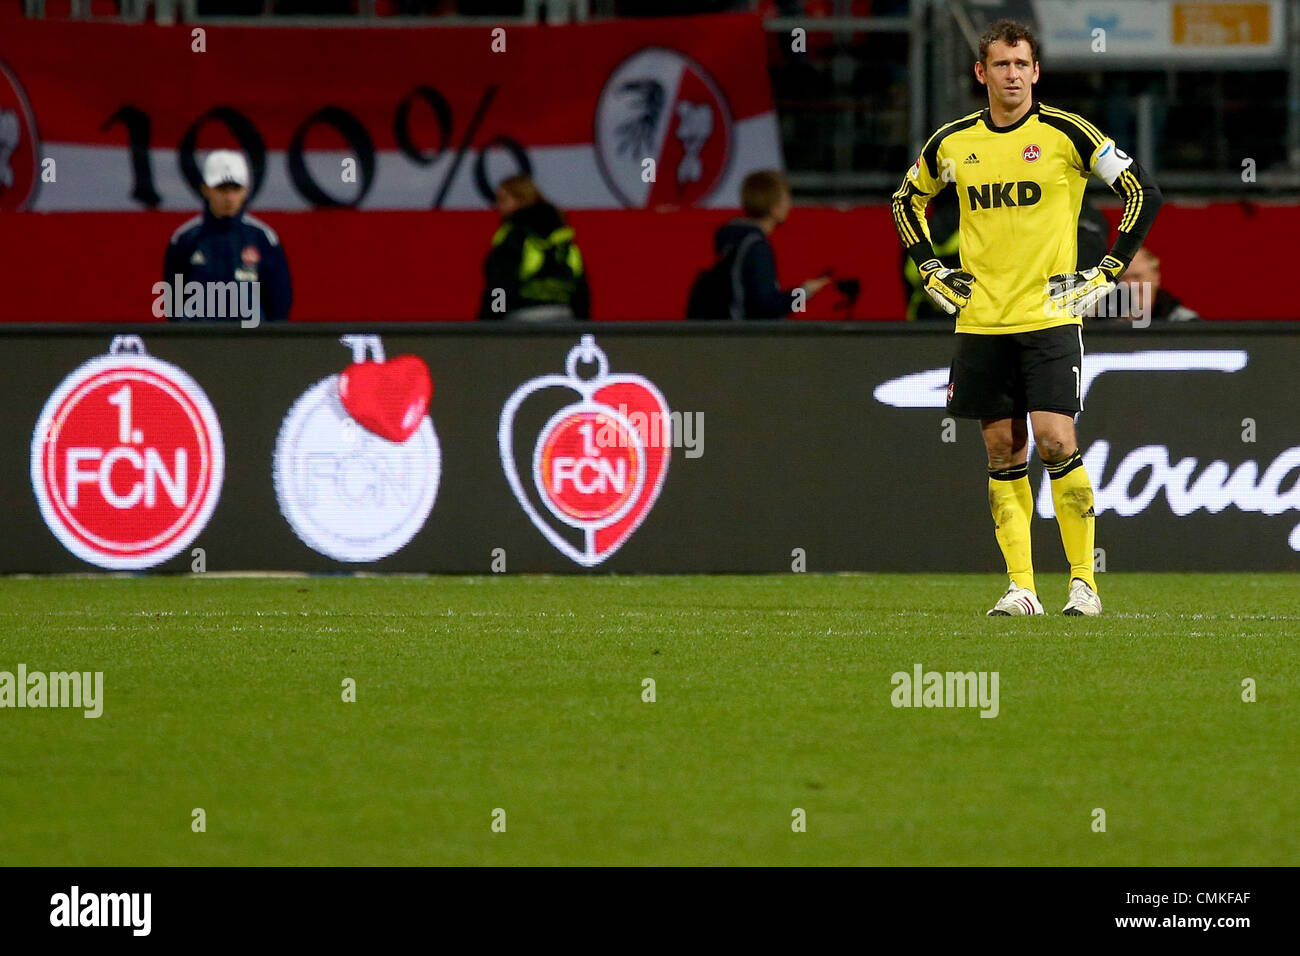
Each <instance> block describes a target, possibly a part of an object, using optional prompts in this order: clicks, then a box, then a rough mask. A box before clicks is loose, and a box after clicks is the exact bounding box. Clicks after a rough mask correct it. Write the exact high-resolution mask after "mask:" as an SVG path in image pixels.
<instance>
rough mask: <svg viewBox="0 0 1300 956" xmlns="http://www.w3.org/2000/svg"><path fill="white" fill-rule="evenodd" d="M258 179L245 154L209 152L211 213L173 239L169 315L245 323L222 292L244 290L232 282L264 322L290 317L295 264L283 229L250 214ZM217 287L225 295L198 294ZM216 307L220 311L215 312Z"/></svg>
mask: <svg viewBox="0 0 1300 956" xmlns="http://www.w3.org/2000/svg"><path fill="white" fill-rule="evenodd" d="M251 182H252V180H251V177H250V175H249V170H248V161H247V160H246V159H244V156H243V154H242V153H238V152H236V151H234V150H229V149H218V150H213V151H212V152H211V153H209V154H208V155H207V158H206V159H205V160H204V162H203V185H202V187H201V191H202V193H203V202H204V210H203V213H202V215H199V216H195V217H194V218H192V219H190V220H189V221H187V222H185V223H183V224H182V225H181V227H180V228H179V229H177V230H176V232H175V233H173V234H172V238H171V242H169V243H168V244H167V253H166V255H165V256H164V257H163V281H164V282H165V283H166V284H167V285H168V286H172V285H174V286H175V288H176V294H175V296H173V297H172V298H171V302H173V303H175V305H174V306H172V307H171V308H170V309H169V310H168V312H167V317H168V318H170V319H173V320H186V319H188V320H210V319H240V318H245V317H246V316H244V315H243V314H242V313H241V312H239V311H237V310H234V309H231V308H228V307H226V298H223V296H222V295H221V294H220V292H221V291H222V290H229V289H232V288H236V287H232V286H229V285H228V283H231V282H234V283H237V284H238V286H237V288H238V292H239V296H238V301H239V302H244V303H249V302H251V303H253V305H254V310H255V311H256V316H257V319H258V320H266V321H270V322H275V321H280V320H284V319H287V318H288V317H289V307H290V306H291V305H292V304H293V287H292V282H291V280H290V278H289V262H288V259H287V258H286V256H285V254H284V247H283V246H281V245H280V237H279V236H277V235H276V234H275V230H273V229H272V228H271V227H270V226H268V225H267V224H266V223H264V222H262V221H261V220H260V219H257V218H255V217H253V216H250V215H249V214H248V213H247V211H246V210H245V206H246V204H247V202H248V196H249V188H250V186H251ZM192 283H199V285H198V286H197V287H196V286H193V285H191V284H192ZM245 283H248V284H250V285H245ZM214 288H215V289H217V290H218V294H217V295H208V294H203V295H196V294H193V293H194V292H195V290H196V289H197V290H211V289H214ZM250 293H251V294H250ZM229 298H230V299H232V300H233V299H235V296H233V295H231V296H230V297H229ZM213 303H216V304H217V305H218V306H220V307H219V308H216V309H213V308H212V304H213ZM244 311H249V310H247V309H245V310H244ZM209 312H214V313H215V314H209ZM245 324H248V323H245ZM252 324H256V322H254V323H252Z"/></svg>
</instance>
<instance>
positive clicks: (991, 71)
mask: <svg viewBox="0 0 1300 956" xmlns="http://www.w3.org/2000/svg"><path fill="white" fill-rule="evenodd" d="M975 76H976V77H977V78H978V79H979V81H980V82H981V83H983V84H984V85H985V86H987V87H988V88H989V99H990V100H992V101H993V102H994V103H996V104H997V105H998V106H1000V107H1002V108H1003V109H1008V110H1014V109H1015V108H1016V107H1017V106H1019V105H1020V104H1022V103H1024V102H1025V101H1026V100H1028V99H1029V96H1030V91H1031V88H1032V87H1033V85H1034V84H1035V83H1037V82H1038V64H1037V63H1035V62H1034V56H1033V50H1032V49H1031V48H1030V46H1029V43H1028V42H1027V41H1025V40H1018V41H1017V42H1016V43H1015V44H1007V43H1004V42H1003V41H1001V40H994V41H993V42H992V43H991V44H989V52H988V56H987V57H986V58H985V60H984V62H983V63H976V64H975Z"/></svg>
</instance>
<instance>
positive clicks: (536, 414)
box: [498, 335, 673, 567]
mask: <svg viewBox="0 0 1300 956" xmlns="http://www.w3.org/2000/svg"><path fill="white" fill-rule="evenodd" d="M672 441H673V439H672V421H671V417H670V415H669V411H668V403H667V402H666V401H665V400H664V397H663V395H661V394H660V392H659V389H657V388H655V386H654V384H653V383H652V382H650V381H649V379H646V378H644V377H643V376H640V375H629V374H611V373H610V371H609V360H608V359H607V358H606V357H605V353H604V352H603V351H602V350H601V349H600V347H599V346H597V345H596V341H595V337H594V336H591V335H584V336H582V338H581V340H580V342H579V344H578V345H576V346H575V347H574V348H572V349H570V351H569V354H568V356H567V358H566V359H565V363H564V374H563V375H558V374H553V375H543V376H540V377H539V378H535V379H532V380H531V381H528V382H525V383H524V384H523V385H521V386H519V388H517V389H516V390H515V392H514V394H512V395H511V396H510V398H509V399H508V400H507V401H506V403H505V406H504V407H503V408H502V410H501V423H500V428H499V430H498V443H499V446H500V452H501V466H502V468H504V469H505V474H506V480H507V481H508V482H509V483H510V489H511V490H512V491H513V492H514V494H515V498H517V499H518V501H519V504H520V506H521V507H522V508H523V509H524V512H525V513H526V514H527V515H528V517H529V519H530V520H531V521H532V522H533V524H534V525H535V526H536V527H537V530H538V531H540V532H541V533H542V534H543V535H545V536H546V539H547V540H548V541H549V542H550V543H551V544H552V545H554V547H555V548H556V549H557V550H558V551H559V552H560V553H561V554H564V555H565V556H567V557H568V558H570V559H571V560H573V561H575V562H576V563H578V564H580V565H582V566H583V567H593V566H594V565H597V564H600V563H601V562H602V561H604V560H605V559H606V558H608V557H609V556H610V555H612V554H613V553H614V552H615V551H617V550H618V549H619V548H620V547H622V546H623V544H624V543H625V542H626V541H627V540H628V538H630V537H631V536H632V533H633V532H634V531H636V529H637V528H638V527H640V525H641V522H642V521H644V520H645V517H646V515H647V514H649V512H650V509H651V508H653V507H654V504H655V501H656V500H657V499H658V497H659V491H660V489H662V488H663V484H664V478H665V477H666V476H667V474H668V461H669V458H670V450H671V448H672ZM530 445H531V447H529V446H530Z"/></svg>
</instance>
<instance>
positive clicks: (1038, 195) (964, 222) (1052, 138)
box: [893, 103, 1146, 334]
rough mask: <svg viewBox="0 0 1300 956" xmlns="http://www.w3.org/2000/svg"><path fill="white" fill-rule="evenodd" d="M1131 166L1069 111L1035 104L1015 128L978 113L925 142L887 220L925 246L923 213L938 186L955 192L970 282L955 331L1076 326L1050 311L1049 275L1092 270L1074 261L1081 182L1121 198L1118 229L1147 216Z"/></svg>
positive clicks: (912, 243)
mask: <svg viewBox="0 0 1300 956" xmlns="http://www.w3.org/2000/svg"><path fill="white" fill-rule="evenodd" d="M1132 165H1133V164H1132V160H1131V159H1130V158H1129V157H1128V156H1126V155H1125V154H1124V153H1123V152H1122V151H1120V150H1119V149H1118V148H1117V147H1116V145H1115V143H1114V141H1113V140H1111V139H1110V138H1108V137H1106V136H1104V135H1103V134H1102V133H1101V132H1100V131H1099V130H1098V129H1097V128H1096V127H1095V126H1093V125H1092V124H1090V123H1088V122H1087V121H1086V120H1084V119H1083V118H1082V117H1079V116H1077V115H1075V114H1074V113H1067V112H1066V111H1064V110H1058V109H1055V108H1054V107H1051V106H1048V105H1046V104H1043V103H1034V104H1033V106H1031V107H1030V109H1029V112H1028V113H1026V114H1025V115H1024V116H1023V117H1021V118H1020V119H1019V120H1018V121H1017V122H1015V123H1014V124H1012V125H1011V126H1006V127H1001V128H999V127H995V126H993V125H992V120H991V119H990V116H989V111H988V110H987V109H985V110H981V111H980V112H978V113H971V114H970V115H969V116H964V117H962V118H961V119H959V120H956V121H955V122H952V123H949V124H947V125H946V126H942V127H940V128H939V130H938V131H937V132H935V134H934V135H933V136H931V137H930V140H929V142H928V143H926V145H925V148H924V150H922V152H921V155H920V157H919V158H918V159H917V160H916V162H915V163H914V164H913V165H912V168H911V169H910V170H909V171H908V173H907V175H906V176H905V177H904V179H903V184H902V185H901V186H900V187H899V189H898V191H897V192H896V193H894V199H893V212H894V223H895V226H896V228H897V229H898V233H899V236H900V237H901V238H902V240H903V244H904V245H906V246H907V247H908V249H909V251H913V250H914V247H915V248H922V249H928V248H929V243H930V235H929V230H928V228H927V226H926V220H925V207H926V206H927V205H928V204H929V202H930V200H931V198H932V197H934V196H935V195H936V194H937V193H938V192H939V191H940V190H941V189H943V188H944V187H945V186H948V185H950V184H951V185H952V186H953V187H954V188H955V189H956V190H957V200H958V205H959V207H960V209H961V226H960V230H959V243H960V244H959V251H960V254H961V264H962V268H963V269H964V270H965V271H967V272H969V273H970V274H971V275H973V276H974V277H975V284H974V286H973V288H972V293H971V299H970V303H969V304H968V305H967V306H966V307H965V308H963V309H962V310H961V312H960V314H959V315H958V317H957V328H956V330H957V331H958V332H973V333H978V334H1006V333H1014V332H1034V331H1037V330H1039V329H1048V328H1053V327H1055V326H1058V325H1078V324H1081V322H1082V320H1081V319H1079V318H1077V317H1074V316H1070V315H1067V314H1062V313H1060V312H1059V310H1054V309H1051V308H1049V307H1048V305H1049V301H1050V300H1048V298H1047V296H1046V294H1045V287H1046V285H1047V279H1048V277H1049V276H1053V275H1056V274H1058V273H1069V272H1074V271H1075V270H1076V269H1087V268H1090V267H1092V266H1095V265H1097V263H1095V262H1076V259H1077V245H1076V242H1077V234H1078V224H1079V207H1080V204H1081V202H1082V199H1083V191H1084V187H1085V186H1086V185H1087V180H1088V176H1090V175H1096V176H1098V177H1099V178H1101V179H1102V180H1103V181H1105V182H1106V183H1108V184H1109V185H1110V186H1111V188H1112V189H1114V190H1115V191H1116V192H1117V193H1119V194H1120V195H1121V196H1123V197H1124V199H1125V210H1124V220H1123V221H1122V222H1121V223H1120V229H1121V231H1123V230H1125V229H1126V228H1132V227H1133V226H1134V224H1135V223H1136V222H1137V221H1138V219H1139V218H1142V219H1145V218H1146V217H1143V216H1141V212H1142V210H1141V206H1142V202H1143V189H1142V184H1141V183H1140V182H1139V179H1138V177H1137V176H1135V175H1134V172H1135V170H1134V169H1132V168H1131V167H1132ZM1143 231H1145V229H1144V230H1143ZM918 242H923V245H922V246H919V247H917V246H916V244H917V243H918Z"/></svg>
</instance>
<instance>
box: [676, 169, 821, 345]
mask: <svg viewBox="0 0 1300 956" xmlns="http://www.w3.org/2000/svg"><path fill="white" fill-rule="evenodd" d="M740 204H741V208H742V210H743V211H744V216H742V217H739V218H736V219H732V220H731V221H729V222H726V223H724V224H723V225H722V226H720V227H719V228H718V231H717V232H716V233H714V236H713V249H714V252H715V253H716V254H717V256H718V259H717V261H716V262H715V263H714V265H713V266H712V267H711V269H710V270H706V271H707V272H708V273H711V275H709V276H708V279H706V280H705V281H704V282H703V283H701V282H700V280H697V288H695V289H693V290H692V301H691V302H689V303H688V304H687V311H688V313H690V312H695V313H700V314H694V315H690V316H689V317H690V318H711V319H727V318H731V319H779V318H783V317H785V316H787V315H789V314H790V313H792V312H795V311H803V309H804V308H805V305H806V303H807V301H808V299H811V298H812V297H813V296H814V295H816V294H817V292H818V291H819V290H821V289H822V287H823V286H825V285H826V283H827V282H829V281H830V278H829V275H824V276H818V277H817V278H814V279H809V280H807V281H806V282H804V283H803V285H801V286H798V287H796V288H794V289H782V288H781V286H780V284H779V283H778V282H777V276H776V256H775V254H774V253H773V251H772V243H771V242H770V241H769V239H768V236H770V235H771V234H772V231H773V230H774V229H776V227H777V226H779V225H781V224H782V223H783V222H785V220H786V218H787V217H788V216H789V215H790V209H791V207H792V206H793V200H792V198H791V196H790V187H789V185H788V184H787V183H786V180H785V177H784V176H783V175H781V173H779V172H777V171H776V170H770V169H764V170H758V171H757V172H753V173H750V174H749V175H748V176H746V177H745V179H744V182H742V183H741V185H740ZM701 278H702V279H704V278H705V277H703V276H702V277H701ZM715 279H721V280H723V281H709V280H715Z"/></svg>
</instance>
